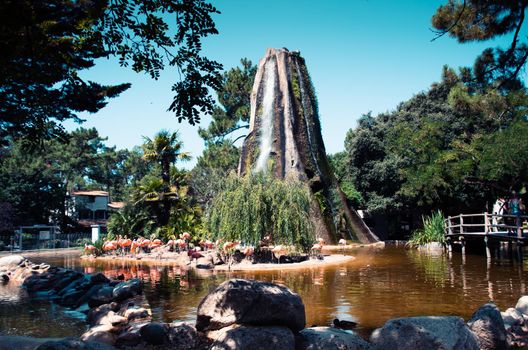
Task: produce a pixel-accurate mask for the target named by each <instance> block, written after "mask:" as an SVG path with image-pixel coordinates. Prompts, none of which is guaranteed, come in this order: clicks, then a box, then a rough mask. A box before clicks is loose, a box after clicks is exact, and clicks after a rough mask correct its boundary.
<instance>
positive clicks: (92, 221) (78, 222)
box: [77, 219, 107, 227]
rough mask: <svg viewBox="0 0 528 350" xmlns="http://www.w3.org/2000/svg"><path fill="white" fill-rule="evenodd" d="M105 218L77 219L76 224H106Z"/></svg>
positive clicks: (85, 225)
mask: <svg viewBox="0 0 528 350" xmlns="http://www.w3.org/2000/svg"><path fill="white" fill-rule="evenodd" d="M106 222H107V220H84V219H83V220H79V221H77V224H79V226H82V227H90V226H92V225H106Z"/></svg>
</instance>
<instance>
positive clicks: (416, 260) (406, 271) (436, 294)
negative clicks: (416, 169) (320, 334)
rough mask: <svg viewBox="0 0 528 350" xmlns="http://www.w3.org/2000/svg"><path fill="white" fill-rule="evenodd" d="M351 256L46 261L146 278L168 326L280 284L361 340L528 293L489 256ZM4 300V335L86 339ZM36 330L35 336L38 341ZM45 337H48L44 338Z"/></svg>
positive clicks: (510, 270)
mask: <svg viewBox="0 0 528 350" xmlns="http://www.w3.org/2000/svg"><path fill="white" fill-rule="evenodd" d="M351 254H352V255H354V256H356V259H355V260H353V261H351V262H348V263H346V264H343V265H341V266H334V267H326V268H311V269H302V270H296V271H292V270H284V271H258V272H257V271H254V272H215V273H213V272H211V271H203V270H190V269H188V268H182V267H178V266H153V265H146V264H144V263H141V262H140V261H137V262H132V263H130V262H127V263H124V262H121V261H119V260H115V261H110V262H104V263H103V262H99V261H98V262H94V261H81V260H79V259H78V258H77V257H75V256H67V257H62V258H55V259H51V260H52V261H50V259H41V260H47V261H50V262H51V263H53V264H56V265H62V266H67V267H70V268H75V269H78V270H80V271H83V272H87V273H94V272H98V271H101V272H103V273H105V274H106V275H108V276H111V277H116V276H118V275H121V274H122V275H124V277H125V278H127V279H129V278H140V279H141V280H143V281H144V282H145V294H146V296H147V299H148V300H149V302H150V305H151V307H152V311H153V316H154V318H155V319H156V320H160V321H166V322H169V321H173V320H181V321H194V318H195V313H196V306H197V305H198V303H199V302H200V300H201V299H202V298H203V297H204V296H205V295H206V294H207V293H208V292H209V291H210V290H212V289H213V288H215V287H216V286H217V285H218V284H220V283H221V282H222V281H224V280H226V279H229V278H235V277H241V278H251V279H258V280H263V281H269V282H274V283H281V284H284V285H286V286H288V287H289V288H291V289H293V290H294V291H295V292H297V293H299V294H300V295H301V297H302V298H303V301H304V303H305V306H306V316H307V324H308V325H312V324H317V325H329V324H330V323H331V321H332V320H333V319H334V318H336V317H337V318H339V319H346V320H352V321H354V322H358V323H359V326H358V332H359V333H360V334H362V335H364V336H368V335H369V334H370V332H371V331H372V329H374V328H376V327H379V326H381V325H382V324H383V323H384V322H385V321H387V320H388V319H390V318H395V317H404V316H416V315H461V316H463V317H465V318H466V319H467V318H469V317H470V316H471V314H472V313H473V312H474V311H475V310H476V309H477V308H478V307H479V306H480V305H481V304H483V303H485V302H487V301H489V300H494V301H496V302H497V303H498V305H499V307H500V308H501V309H506V308H508V307H510V306H513V305H515V303H516V301H517V299H518V298H519V296H520V295H523V294H524V293H525V292H526V289H525V278H526V272H525V269H524V265H523V264H519V263H517V262H512V261H510V260H502V259H496V260H492V261H489V262H488V261H487V260H486V258H485V256H474V255H467V256H466V258H465V259H463V257H462V256H461V255H460V254H459V253H456V252H453V253H452V254H451V255H450V256H449V255H428V254H424V253H420V252H417V251H411V250H405V249H402V248H386V249H383V250H369V249H358V250H357V251H354V252H352V253H351ZM34 260H38V259H34ZM0 291H1V287H0ZM0 293H2V294H0V319H2V320H3V319H4V316H8V315H9V313H10V311H9V310H10V308H13V307H15V308H17V313H18V314H20V315H21V316H19V318H20V320H19V321H17V320H11V321H9V322H6V321H5V320H3V321H0V332H3V333H6V332H9V333H18V334H28V333H27V332H26V330H25V329H24V328H25V324H24V322H27V321H28V320H33V321H34V320H41V319H44V320H45V321H46V322H48V321H49V322H51V323H50V325H51V327H52V328H57V329H56V332H58V333H60V331H61V329H64V328H67V327H64V324H67V323H68V322H70V323H71V324H72V325H73V326H72V327H73V328H72V329H73V331H72V332H79V333H80V332H81V331H82V327H83V325H82V324H79V320H75V319H71V318H68V317H65V316H64V312H62V311H60V310H59V311H57V312H60V313H61V315H62V316H60V317H58V319H57V320H58V321H54V320H49V319H52V317H49V316H48V318H49V319H47V318H46V317H47V316H46V315H43V313H42V312H35V305H33V306H32V305H31V303H30V302H28V300H27V299H25V298H23V297H22V298H20V299H19V300H18V301H17V300H12V299H11V300H10V299H9V298H11V297H8V296H6V295H11V294H10V293H3V292H0ZM2 295H4V297H3V296H2ZM36 308H37V309H38V308H41V309H40V310H44V309H46V310H48V311H49V310H50V308H51V306H50V305H49V304H45V305H44V304H42V302H41V304H39V305H38V306H36ZM42 308H44V309H42ZM48 313H49V312H48ZM28 315H29V316H28ZM69 326H70V325H69ZM69 326H68V327H69ZM36 328H37V327H34V328H32V329H31V332H29V333H30V334H33V335H35V333H38V332H39V331H38V329H36ZM40 332H41V333H42V335H46V336H48V333H47V332H45V331H44V330H41V331H40ZM65 335H72V334H65Z"/></svg>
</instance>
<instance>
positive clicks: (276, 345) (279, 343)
mask: <svg viewBox="0 0 528 350" xmlns="http://www.w3.org/2000/svg"><path fill="white" fill-rule="evenodd" d="M214 334H215V335H214V339H215V341H214V343H213V344H212V345H211V347H210V348H209V350H269V349H273V350H294V349H295V337H294V335H293V333H292V331H291V330H290V329H289V328H286V327H246V326H232V327H226V328H223V329H221V330H219V331H215V332H214Z"/></svg>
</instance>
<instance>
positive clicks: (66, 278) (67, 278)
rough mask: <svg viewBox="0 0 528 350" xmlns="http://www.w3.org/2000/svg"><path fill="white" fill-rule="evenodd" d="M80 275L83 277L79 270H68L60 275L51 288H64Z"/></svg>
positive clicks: (59, 289)
mask: <svg viewBox="0 0 528 350" xmlns="http://www.w3.org/2000/svg"><path fill="white" fill-rule="evenodd" d="M82 277H84V275H83V274H82V273H80V272H75V271H68V273H65V274H64V275H62V276H61V279H60V280H58V281H56V282H55V283H54V286H53V289H54V290H55V291H56V292H59V291H61V290H63V289H65V288H66V287H67V286H69V285H70V284H71V283H72V282H74V281H76V280H78V279H80V278H82Z"/></svg>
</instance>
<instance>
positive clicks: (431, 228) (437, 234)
mask: <svg viewBox="0 0 528 350" xmlns="http://www.w3.org/2000/svg"><path fill="white" fill-rule="evenodd" d="M422 222H423V227H422V228H421V229H418V230H415V231H414V232H413V233H412V235H411V238H410V239H409V242H408V244H409V245H411V246H419V245H423V244H427V243H431V242H440V243H444V242H445V235H444V231H445V222H444V215H443V214H442V212H441V211H440V210H438V211H436V212H434V213H432V214H431V216H422Z"/></svg>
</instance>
